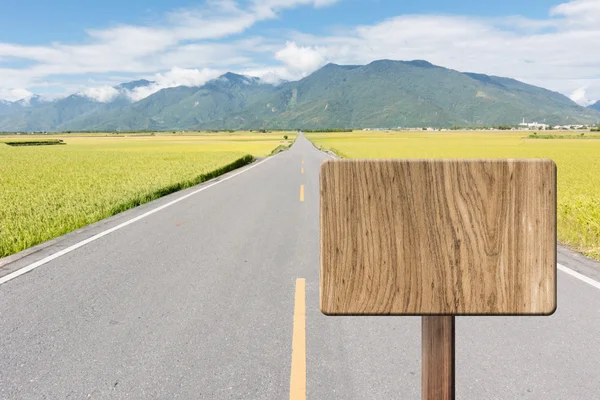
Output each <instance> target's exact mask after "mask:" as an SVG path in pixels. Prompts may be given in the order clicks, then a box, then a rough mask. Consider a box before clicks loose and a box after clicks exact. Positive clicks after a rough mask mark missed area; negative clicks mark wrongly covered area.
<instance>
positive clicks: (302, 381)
mask: <svg viewBox="0 0 600 400" xmlns="http://www.w3.org/2000/svg"><path fill="white" fill-rule="evenodd" d="M305 291H306V280H305V279H301V278H298V279H296V297H295V301H294V333H293V337H292V372H291V374H290V400H306V296H305Z"/></svg>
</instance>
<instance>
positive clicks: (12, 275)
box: [0, 155, 276, 285]
mask: <svg viewBox="0 0 600 400" xmlns="http://www.w3.org/2000/svg"><path fill="white" fill-rule="evenodd" d="M274 157H276V155H275V156H271V157H268V158H267V159H265V160H262V161H259V162H258V163H256V164H254V165H251V166H250V167H248V168H245V169H243V170H242V171H240V172H236V173H235V174H233V175H230V176H228V177H226V178H223V179H221V180H220V181H217V182H214V183H211V184H210V185H206V186H204V187H202V188H200V189H198V190H195V191H193V192H191V193H188V194H186V195H185V196H181V197H179V198H177V199H175V200H173V201H171V202H169V203H167V204H163V205H162V206H160V207H156V208H155V209H153V210H150V211H148V212H146V213H144V214H142V215H138V216H137V217H135V218H132V219H130V220H128V221H125V222H123V223H122V224H119V225H117V226H114V227H112V228H110V229H107V230H105V231H103V232H100V233H98V234H96V235H94V236H92V237H89V238H87V239H85V240H82V241H81V242H79V243H75V244H74V245H72V246H69V247H67V248H66V249H63V250H61V251H59V252H56V253H54V254H52V255H49V256H48V257H45V258H42V259H41V260H39V261H36V262H34V263H33V264H29V265H27V266H25V267H23V268H21V269H18V270H16V271H14V272H12V273H10V274H8V275H5V276H3V277H1V278H0V285H2V284H3V283H6V282H8V281H10V280H12V279H15V278H17V277H19V276H21V275H23V274H26V273H27V272H29V271H32V270H34V269H36V268H37V267H39V266H42V265H44V264H46V263H48V262H50V261H52V260H55V259H57V258H59V257H61V256H64V255H65V254H67V253H70V252H72V251H73V250H76V249H78V248H80V247H82V246H85V245H86V244H88V243H91V242H93V241H95V240H98V239H100V238H101V237H103V236H106V235H108V234H109V233H112V232H114V231H117V230H119V229H121V228H124V227H126V226H127V225H131V224H133V223H134V222H137V221H139V220H141V219H144V218H146V217H147V216H149V215H152V214H154V213H157V212H159V211H161V210H164V209H165V208H167V207H170V206H172V205H173V204H176V203H179V202H180V201H182V200H185V199H187V198H188V197H191V196H193V195H195V194H197V193H200V192H202V191H204V190H206V189H208V188H211V187H213V186H215V185H218V184H219V183H221V182H225V181H226V180H229V179H231V178H234V177H236V176H238V175H240V174H243V173H244V172H246V171H249V170H251V169H252V168H254V167H258V166H259V165H260V164H262V163H265V162H267V161H269V160H271V159H273V158H274Z"/></svg>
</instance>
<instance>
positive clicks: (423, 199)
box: [320, 159, 556, 315]
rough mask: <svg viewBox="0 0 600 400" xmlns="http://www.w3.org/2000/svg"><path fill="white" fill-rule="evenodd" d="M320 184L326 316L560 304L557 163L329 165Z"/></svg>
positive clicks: (486, 311)
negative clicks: (557, 236) (558, 289)
mask: <svg viewBox="0 0 600 400" xmlns="http://www.w3.org/2000/svg"><path fill="white" fill-rule="evenodd" d="M320 185H321V200H320V201H321V204H320V224H321V232H320V234H321V243H320V245H321V249H320V250H321V254H320V256H321V278H320V302H321V311H322V312H323V313H325V314H328V315H549V314H552V313H553V312H554V310H555V309H556V165H555V164H554V162H553V161H551V160H547V159H531V160H518V159H490V160H455V159H452V160H451V159H444V160H439V159H438V160H418V159H412V160H329V161H326V162H324V163H323V164H322V165H321V171H320Z"/></svg>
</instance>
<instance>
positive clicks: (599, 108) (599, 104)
mask: <svg viewBox="0 0 600 400" xmlns="http://www.w3.org/2000/svg"><path fill="white" fill-rule="evenodd" d="M588 108H591V109H592V110H596V111H600V101H598V102H596V103H594V104H592V105H591V106H588Z"/></svg>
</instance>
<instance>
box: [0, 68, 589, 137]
mask: <svg viewBox="0 0 600 400" xmlns="http://www.w3.org/2000/svg"><path fill="white" fill-rule="evenodd" d="M152 84H153V82H150V81H147V80H139V81H134V82H128V83H123V84H121V85H118V86H116V87H115V89H117V91H118V95H117V96H114V97H113V98H111V100H110V101H107V102H99V101H96V100H93V99H92V98H90V97H88V96H86V95H83V94H73V95H70V96H68V97H65V98H62V99H58V100H54V101H43V100H41V98H39V97H37V96H34V97H32V98H30V99H28V100H27V101H20V102H13V103H11V102H6V101H3V102H0V131H78V130H96V131H114V130H204V129H323V128H377V127H387V128H391V127H419V126H432V127H447V126H452V125H458V126H478V125H479V126H482V125H484V126H491V125H500V124H511V125H514V124H518V123H519V122H521V121H522V119H523V118H525V119H526V120H527V121H537V122H546V123H548V124H568V123H573V124H574V123H592V122H596V121H597V120H598V119H600V102H599V103H596V104H595V105H593V106H590V107H588V108H585V107H582V106H579V105H578V104H576V103H575V102H573V101H572V100H570V99H569V98H568V97H566V96H564V95H562V94H560V93H557V92H553V91H550V90H547V89H543V88H540V87H536V86H532V85H529V84H525V83H523V82H519V81H517V80H514V79H510V78H503V77H497V76H489V75H484V74H476V73H463V72H459V71H455V70H452V69H447V68H444V67H440V66H436V65H433V64H431V63H429V62H427V61H423V60H415V61H392V60H379V61H374V62H372V63H370V64H367V65H337V64H327V65H325V66H324V67H322V68H320V69H319V70H317V71H315V72H314V73H312V74H310V75H308V76H307V77H305V78H303V79H300V80H298V81H294V82H284V83H281V84H279V85H272V84H268V83H265V82H263V81H261V80H260V79H259V78H255V77H248V76H244V75H239V74H234V73H231V72H228V73H226V74H224V75H222V76H220V77H218V78H216V79H213V80H211V81H208V82H207V83H205V84H204V85H202V86H196V87H190V86H178V87H172V88H166V89H162V90H160V91H158V92H156V93H153V94H151V95H150V96H147V97H145V98H143V99H141V100H139V101H135V102H134V101H132V100H131V96H128V93H131V91H134V90H136V89H138V88H143V87H146V86H150V85H152Z"/></svg>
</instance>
